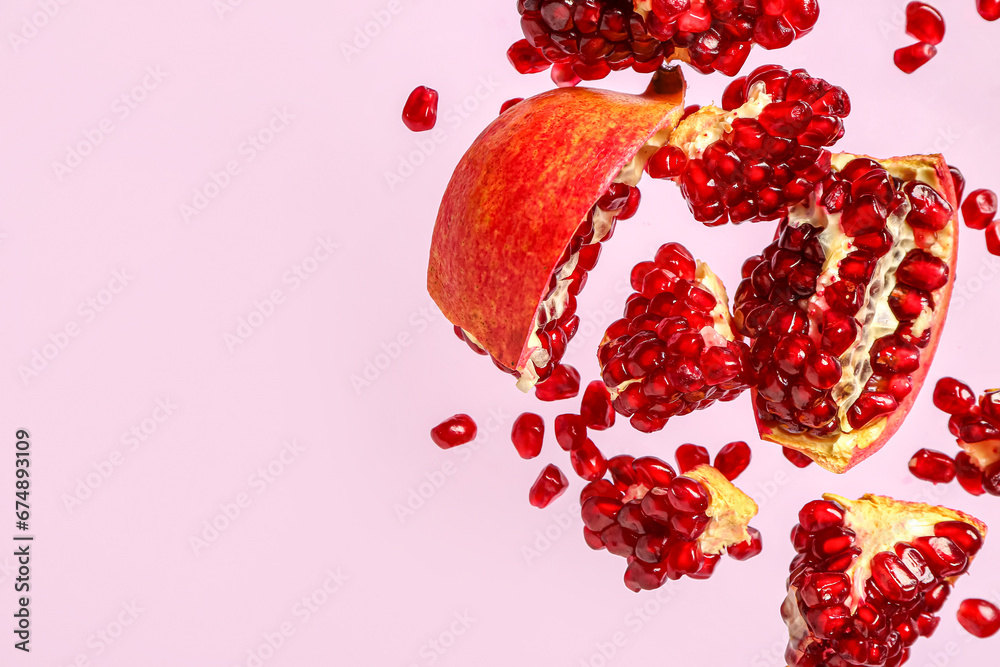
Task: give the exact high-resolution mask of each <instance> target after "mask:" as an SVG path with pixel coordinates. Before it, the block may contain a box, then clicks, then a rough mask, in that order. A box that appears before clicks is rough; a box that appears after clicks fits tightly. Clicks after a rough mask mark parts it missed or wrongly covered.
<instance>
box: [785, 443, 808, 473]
mask: <svg viewBox="0 0 1000 667" xmlns="http://www.w3.org/2000/svg"><path fill="white" fill-rule="evenodd" d="M781 453H782V454H783V455H784V457H785V458H786V459H788V460H789V462H791V464H792V465H794V466H795V467H796V468H808V467H809V466H811V465H812V464H813V460H812V459H811V458H809V457H808V456H806V455H805V454H803V453H802V452H799V451H796V450H794V449H791V448H789V447H782V448H781Z"/></svg>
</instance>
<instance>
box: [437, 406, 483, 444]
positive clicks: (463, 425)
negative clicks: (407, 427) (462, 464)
mask: <svg viewBox="0 0 1000 667" xmlns="http://www.w3.org/2000/svg"><path fill="white" fill-rule="evenodd" d="M477 430H478V429H477V428H476V422H474V421H472V417H470V416H469V415H464V414H457V415H454V416H452V417H450V418H448V419H446V420H444V421H443V422H441V423H440V424H438V425H437V426H435V427H434V428H432V429H431V440H433V441H434V444H435V445H437V446H438V447H440V448H441V449H451V448H452V447H458V446H459V445H464V444H466V443H469V442H472V441H473V440H475V439H476V432H477Z"/></svg>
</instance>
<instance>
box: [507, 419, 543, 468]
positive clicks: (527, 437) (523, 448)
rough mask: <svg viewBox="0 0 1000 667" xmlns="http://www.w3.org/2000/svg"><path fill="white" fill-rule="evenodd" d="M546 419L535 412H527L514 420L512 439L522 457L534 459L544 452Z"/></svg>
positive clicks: (511, 432)
mask: <svg viewBox="0 0 1000 667" xmlns="http://www.w3.org/2000/svg"><path fill="white" fill-rule="evenodd" d="M544 438H545V421H544V420H543V419H542V418H541V417H540V416H538V415H536V414H534V413H533V412H525V413H522V414H521V415H520V416H518V418H517V419H515V420H514V426H513V427H512V428H511V431H510V440H511V442H513V443H514V449H516V450H517V453H518V454H519V455H520V456H521V458H522V459H533V458H535V457H536V456H538V455H539V454H541V453H542V441H543V439H544Z"/></svg>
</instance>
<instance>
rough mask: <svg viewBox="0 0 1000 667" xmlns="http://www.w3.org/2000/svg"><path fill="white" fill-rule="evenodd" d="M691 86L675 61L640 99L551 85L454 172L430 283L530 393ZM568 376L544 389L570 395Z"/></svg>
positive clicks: (570, 331)
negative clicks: (565, 384)
mask: <svg viewBox="0 0 1000 667" xmlns="http://www.w3.org/2000/svg"><path fill="white" fill-rule="evenodd" d="M684 89H685V83H684V80H683V77H682V76H681V74H680V72H679V71H678V70H677V69H676V68H675V69H671V70H661V71H658V72H657V73H656V74H655V75H654V76H653V80H652V82H651V84H650V88H649V90H648V91H647V93H646V94H644V95H640V96H633V95H622V94H621V93H612V92H607V91H598V90H589V89H588V90H584V89H559V90H551V91H548V92H544V93H542V94H540V95H537V96H535V97H532V98H528V99H525V100H523V101H521V102H518V103H517V104H514V105H513V106H511V107H509V108H507V109H506V110H505V111H504V113H502V114H501V115H500V116H499V117H498V118H496V119H495V120H494V121H493V123H492V124H491V125H490V126H489V127H488V128H487V129H486V130H485V131H484V132H483V133H482V134H481V135H480V136H479V138H478V139H476V141H475V143H474V144H473V145H472V147H471V148H470V149H469V151H468V152H467V153H466V154H465V156H464V157H463V158H462V160H461V161H460V163H459V165H458V167H457V168H456V170H455V173H454V175H453V176H452V179H451V182H450V183H449V185H448V188H447V190H446V192H445V194H444V197H443V199H442V202H441V208H440V210H439V212H438V219H437V224H436V225H435V228H434V235H433V238H432V241H431V251H430V262H429V265H428V271H427V289H428V291H429V292H430V294H431V297H432V298H433V299H434V301H435V302H436V304H437V305H438V307H439V308H440V309H441V312H442V313H444V315H445V316H446V317H447V318H448V319H449V320H450V321H451V322H452V324H454V325H456V327H457V332H458V334H459V335H460V337H461V338H462V339H463V340H464V341H465V342H466V343H467V344H468V345H469V346H470V347H472V348H473V349H474V350H477V351H480V352H481V353H483V354H487V355H489V356H490V357H491V359H492V361H493V363H494V364H495V365H496V366H497V367H498V368H500V369H501V370H503V371H505V372H507V373H509V374H511V375H513V376H514V377H515V378H516V379H517V384H518V387H519V388H520V389H521V390H522V391H525V392H527V391H530V390H531V388H532V387H533V386H535V385H536V384H538V383H539V382H542V381H544V380H547V379H549V378H550V377H551V376H552V375H554V374H557V369H558V368H560V366H561V362H562V357H563V355H564V354H565V352H566V349H567V346H568V344H569V341H570V340H572V338H573V337H574V336H575V335H576V333H577V330H578V328H579V325H580V318H579V316H577V314H576V308H577V302H576V299H577V296H578V295H579V293H580V291H581V290H582V289H583V287H584V285H585V284H586V281H587V276H588V274H589V272H590V271H591V270H593V268H594V267H595V266H596V264H597V262H598V259H599V257H600V254H601V247H602V243H604V242H606V241H608V240H609V239H610V238H611V236H612V235H613V233H614V228H615V224H616V222H617V221H618V220H623V219H626V218H628V217H629V216H631V215H633V214H634V213H635V209H636V207H637V206H638V204H639V191H638V189H637V188H636V187H635V185H636V183H637V182H638V180H639V178H640V176H641V174H642V173H643V171H642V169H643V167H644V166H645V163H646V160H647V159H648V157H649V156H650V154H651V153H652V152H654V151H653V150H651V149H650V148H647V144H652V145H653V146H660V145H662V144H663V143H664V142H665V140H666V136H667V135H668V134H669V131H670V129H671V128H672V127H673V126H674V125H675V124H676V122H677V119H678V118H679V117H680V114H681V113H682V110H683V99H684ZM557 127H558V130H556V128H557ZM610 128H614V131H611V129H610ZM644 149H645V150H644ZM515 184H516V187H513V185H515ZM528 193H530V196H526V194H528ZM558 373H560V374H563V375H564V376H565V375H566V373H565V372H564V371H559V372H558ZM564 381H565V378H564V380H563V381H560V382H556V383H553V384H552V385H550V387H549V389H548V390H545V391H541V392H540V393H541V394H542V395H549V394H548V392H550V391H551V393H552V394H555V395H558V396H562V395H564V394H565V393H566V392H564V391H562V390H561V389H560V390H559V391H554V390H556V389H559V387H558V386H557V385H562V384H563V382H564Z"/></svg>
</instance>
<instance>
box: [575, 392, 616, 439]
mask: <svg viewBox="0 0 1000 667" xmlns="http://www.w3.org/2000/svg"><path fill="white" fill-rule="evenodd" d="M580 417H581V418H582V419H583V423H584V424H586V425H587V428H592V429H594V430H595V431H603V430H604V429H607V428H610V427H612V426H614V425H615V409H614V407H612V405H611V394H609V393H608V388H607V386H605V384H604V383H603V382H601V381H600V380H594V381H593V382H591V383H590V384H588V385H587V389H586V391H584V392H583V401H582V402H581V404H580Z"/></svg>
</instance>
